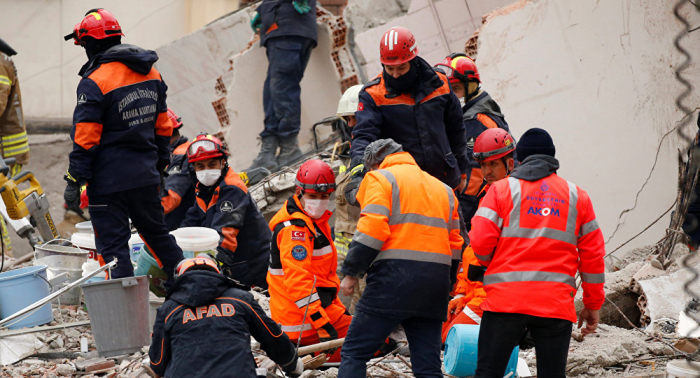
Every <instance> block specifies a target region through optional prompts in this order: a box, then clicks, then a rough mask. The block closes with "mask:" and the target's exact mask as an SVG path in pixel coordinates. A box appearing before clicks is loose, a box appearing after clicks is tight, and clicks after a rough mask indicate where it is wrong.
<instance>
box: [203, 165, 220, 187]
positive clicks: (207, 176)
mask: <svg viewBox="0 0 700 378" xmlns="http://www.w3.org/2000/svg"><path fill="white" fill-rule="evenodd" d="M219 177H221V169H204V170H201V171H197V180H198V181H199V182H201V183H202V185H204V186H212V185H214V183H216V180H218V179H219Z"/></svg>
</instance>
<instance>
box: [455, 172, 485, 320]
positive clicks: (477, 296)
mask: <svg viewBox="0 0 700 378" xmlns="http://www.w3.org/2000/svg"><path fill="white" fill-rule="evenodd" d="M489 188H491V184H486V185H484V187H483V188H482V189H481V191H479V194H478V195H477V198H478V199H479V204H481V201H483V199H484V196H486V193H488V191H489ZM470 224H471V222H470ZM470 265H474V266H481V264H480V263H479V260H478V259H477V258H476V255H474V249H472V246H471V245H468V246H467V247H466V248H465V249H464V252H462V263H461V265H460V267H459V271H458V272H457V282H456V283H455V287H454V294H455V295H457V294H462V295H464V296H465V297H467V299H465V300H466V301H467V303H469V304H471V305H473V306H480V305H481V303H482V302H483V301H484V299H485V298H486V291H485V290H484V284H483V282H480V281H472V280H470V279H469V266H470Z"/></svg>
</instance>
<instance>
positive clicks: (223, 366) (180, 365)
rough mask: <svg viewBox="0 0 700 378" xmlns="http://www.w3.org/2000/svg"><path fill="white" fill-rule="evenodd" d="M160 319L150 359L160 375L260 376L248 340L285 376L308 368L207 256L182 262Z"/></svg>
mask: <svg viewBox="0 0 700 378" xmlns="http://www.w3.org/2000/svg"><path fill="white" fill-rule="evenodd" d="M175 275H176V279H175V283H174V284H173V286H172V287H171V288H170V290H168V294H167V296H166V301H165V303H163V305H162V306H160V308H158V313H157V315H156V321H155V324H154V325H153V335H152V342H151V348H150V349H149V351H148V356H149V358H150V360H151V369H153V371H154V372H155V373H156V374H158V375H159V376H161V377H169V378H178V377H187V378H190V377H232V376H235V377H249V378H254V377H256V376H257V375H256V366H257V365H256V363H255V359H254V358H253V353H252V352H251V350H250V337H251V336H253V337H254V338H255V340H256V341H258V342H259V343H260V347H261V348H262V349H263V350H264V351H265V353H266V354H267V356H268V357H270V358H271V359H272V360H273V361H275V362H276V363H277V364H279V365H280V366H281V367H282V370H284V372H285V373H287V374H288V375H290V376H292V377H297V376H299V375H300V374H301V373H302V372H303V370H304V364H303V363H302V361H301V359H299V358H298V357H297V354H296V351H295V350H294V344H292V343H291V342H290V341H289V338H288V337H287V335H285V334H284V332H282V331H281V330H280V328H279V326H278V325H277V324H276V323H275V322H274V321H272V319H270V318H269V317H268V316H267V315H266V314H265V311H263V309H262V308H261V307H260V305H259V304H258V302H256V301H255V299H254V298H253V296H252V295H251V294H250V293H248V292H246V291H245V290H242V289H243V287H242V286H239V285H238V284H236V283H235V282H234V281H232V280H229V279H227V278H226V277H224V276H223V275H222V274H221V272H220V271H219V268H218V266H217V264H216V262H215V261H214V260H213V259H211V258H210V257H209V256H208V255H200V256H197V257H195V258H192V259H186V260H183V261H182V262H181V263H180V264H179V265H178V266H177V270H176V273H175Z"/></svg>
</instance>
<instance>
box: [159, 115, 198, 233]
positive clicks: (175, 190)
mask: <svg viewBox="0 0 700 378" xmlns="http://www.w3.org/2000/svg"><path fill="white" fill-rule="evenodd" d="M168 118H170V122H172V123H173V136H172V137H170V165H169V166H168V168H167V170H166V171H167V173H168V177H165V178H164V181H165V185H163V187H162V188H161V190H162V192H161V198H160V202H161V203H162V204H163V209H164V210H165V224H166V226H168V230H171V231H172V230H175V229H177V228H179V227H180V224H181V223H182V221H183V220H184V219H185V215H186V214H187V210H189V209H190V207H192V205H194V203H195V195H194V191H195V188H194V187H195V185H196V184H197V179H196V178H195V177H194V176H193V175H192V174H191V173H190V168H189V162H188V161H187V147H189V146H190V143H189V142H188V141H187V137H186V136H183V135H180V129H182V119H181V118H180V117H178V115H177V114H175V112H174V111H173V110H172V109H170V108H168Z"/></svg>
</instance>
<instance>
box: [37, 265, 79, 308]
mask: <svg viewBox="0 0 700 378" xmlns="http://www.w3.org/2000/svg"><path fill="white" fill-rule="evenodd" d="M63 273H67V275H68V281H66V285H67V284H69V283H72V282H75V281H77V280H79V279H80V278H82V276H83V269H70V268H49V269H47V270H46V278H47V279H48V280H49V281H51V280H52V279H53V278H54V277H56V276H58V275H61V274H63ZM81 293H82V291H81V290H80V287H79V286H76V287H74V288H72V289H70V290H68V291H67V292H65V293H63V294H61V295H60V296H59V297H58V299H54V300H53V302H54V303H59V301H60V303H61V305H79V304H80V294H81Z"/></svg>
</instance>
